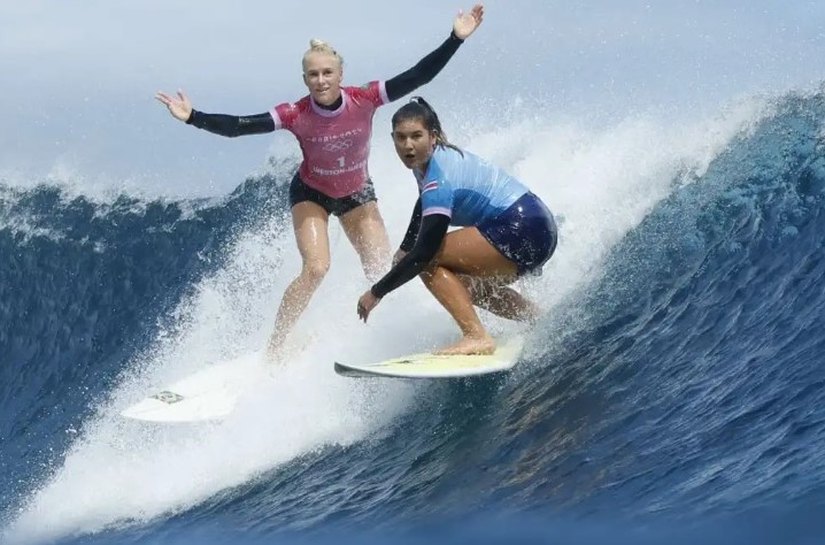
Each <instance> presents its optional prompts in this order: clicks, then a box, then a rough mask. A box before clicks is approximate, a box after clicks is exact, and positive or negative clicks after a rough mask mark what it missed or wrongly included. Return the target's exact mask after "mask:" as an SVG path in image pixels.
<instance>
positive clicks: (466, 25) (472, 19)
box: [453, 4, 484, 40]
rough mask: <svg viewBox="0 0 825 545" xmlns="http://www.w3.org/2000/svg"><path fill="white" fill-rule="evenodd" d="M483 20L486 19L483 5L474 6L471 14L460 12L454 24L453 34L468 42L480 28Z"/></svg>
mask: <svg viewBox="0 0 825 545" xmlns="http://www.w3.org/2000/svg"><path fill="white" fill-rule="evenodd" d="M482 19H484V6H483V5H482V4H476V5H475V6H473V9H471V10H470V12H469V13H464V11H462V10H459V12H458V15H456V18H455V21H454V22H453V32H454V33H455V35H456V37H458V38H460V39H462V40H466V39H467V38H468V37H469V36H470V34H472V33H473V32H474V31H475V29H477V28H478V25H480V24H481V21H482Z"/></svg>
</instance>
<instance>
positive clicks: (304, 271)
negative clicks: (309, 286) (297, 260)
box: [301, 259, 329, 283]
mask: <svg viewBox="0 0 825 545" xmlns="http://www.w3.org/2000/svg"><path fill="white" fill-rule="evenodd" d="M327 272H329V261H328V260H327V261H321V260H317V259H316V260H312V261H304V264H303V267H302V268H301V276H303V277H304V278H305V279H306V280H307V281H309V282H313V283H320V282H321V280H323V279H324V277H325V276H326V275H327Z"/></svg>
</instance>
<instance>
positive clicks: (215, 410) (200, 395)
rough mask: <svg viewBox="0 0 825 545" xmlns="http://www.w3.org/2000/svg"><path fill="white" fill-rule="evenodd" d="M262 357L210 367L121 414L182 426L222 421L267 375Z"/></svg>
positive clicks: (248, 357)
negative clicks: (253, 386)
mask: <svg viewBox="0 0 825 545" xmlns="http://www.w3.org/2000/svg"><path fill="white" fill-rule="evenodd" d="M264 366H265V364H263V363H261V361H260V354H258V353H255V354H251V355H247V356H244V357H241V358H238V359H236V360H232V361H229V362H225V363H217V364H213V365H209V366H208V367H206V368H205V369H202V370H200V371H198V372H197V373H195V374H193V375H190V376H188V377H186V378H183V379H181V380H179V381H177V382H175V383H173V384H169V385H168V386H163V387H160V388H158V389H157V390H155V391H153V392H151V393H150V394H149V395H148V396H147V397H146V398H144V399H142V400H140V401H138V402H137V403H135V404H134V405H130V406H129V407H127V408H126V409H124V410H123V411H122V412H121V413H120V414H121V416H124V417H126V418H131V419H134V420H143V421H147V422H164V423H183V422H202V421H210V420H220V419H222V418H224V417H226V416H227V415H229V414H230V413H231V412H232V410H233V409H234V408H235V405H236V404H237V401H238V399H239V398H240V396H241V395H242V393H243V392H244V391H245V390H246V389H247V388H248V387H249V386H251V385H252V384H254V383H255V382H256V381H260V380H261V377H262V376H269V375H268V374H267V373H266V369H265V367H264Z"/></svg>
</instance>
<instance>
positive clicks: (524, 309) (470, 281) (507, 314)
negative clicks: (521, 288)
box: [461, 276, 541, 322]
mask: <svg viewBox="0 0 825 545" xmlns="http://www.w3.org/2000/svg"><path fill="white" fill-rule="evenodd" d="M461 280H462V282H464V285H466V286H467V289H469V290H470V296H471V297H472V299H473V304H474V305H476V306H477V307H481V308H483V309H484V310H486V311H488V312H492V313H493V314H495V315H496V316H499V317H501V318H505V319H507V320H516V321H519V322H535V321H536V320H538V319H539V316H541V309H540V308H539V307H538V306H537V305H536V304H535V303H533V302H532V301H530V300H529V299H527V298H526V297H524V296H523V295H522V294H520V293H519V292H517V291H516V290H514V289H513V288H511V287H509V286H506V285H505V284H506V282H505V283H502V282H501V281H500V280H498V279H488V278H477V277H470V276H462V278H461Z"/></svg>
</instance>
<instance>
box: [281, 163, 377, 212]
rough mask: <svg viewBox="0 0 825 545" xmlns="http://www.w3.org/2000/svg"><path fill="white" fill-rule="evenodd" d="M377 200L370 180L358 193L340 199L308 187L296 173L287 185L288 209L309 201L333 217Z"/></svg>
mask: <svg viewBox="0 0 825 545" xmlns="http://www.w3.org/2000/svg"><path fill="white" fill-rule="evenodd" d="M377 200H378V199H377V198H376V197H375V186H373V185H372V180H367V181H366V183H365V184H364V187H362V188H361V190H360V191H358V192H356V193H353V194H352V195H347V196H346V197H341V198H340V199H336V198H333V197H330V196H329V195H324V194H323V193H321V192H320V191H318V190H317V189H314V188H312V187H309V186H308V185H307V184H305V183H304V181H303V180H302V179H301V176H300V175H298V174H297V173H296V174H295V176H294V177H293V178H292V183H290V184H289V206H290V207H293V206H295V205H296V204H298V203H300V202H304V201H310V202H314V203H315V204H317V205H319V206H320V207H321V208H323V209H324V210H326V211H327V214H332V215H333V216H343V215H344V214H346V213H347V212H349V211H350V210H352V209H354V208H357V207H359V206H361V205H362V204H366V203H368V202H372V201H377Z"/></svg>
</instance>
